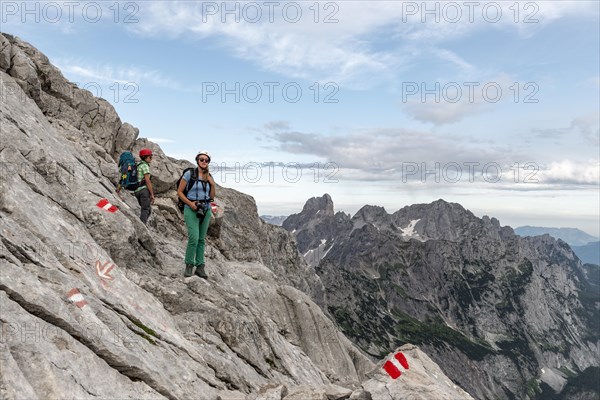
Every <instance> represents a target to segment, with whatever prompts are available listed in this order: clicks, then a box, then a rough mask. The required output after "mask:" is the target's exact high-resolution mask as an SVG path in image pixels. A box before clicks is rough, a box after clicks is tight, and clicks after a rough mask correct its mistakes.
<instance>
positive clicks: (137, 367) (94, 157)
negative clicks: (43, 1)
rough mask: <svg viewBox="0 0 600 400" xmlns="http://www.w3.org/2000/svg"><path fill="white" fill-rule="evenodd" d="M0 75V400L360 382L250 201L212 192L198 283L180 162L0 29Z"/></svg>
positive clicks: (363, 374) (227, 394)
mask: <svg viewBox="0 0 600 400" xmlns="http://www.w3.org/2000/svg"><path fill="white" fill-rule="evenodd" d="M8 55H10V56H8ZM0 85H1V87H0V93H2V95H3V98H2V102H0V126H1V128H2V141H1V142H0V167H1V168H2V170H1V176H0V178H1V179H0V232H1V233H2V235H1V240H0V310H2V313H1V314H0V325H1V326H0V333H1V339H2V340H0V357H1V360H0V361H2V362H1V363H0V397H2V398H3V399H4V398H6V399H40V400H41V399H46V398H78V399H80V398H81V399H84V398H121V399H139V398H144V399H162V398H167V399H190V398H192V399H201V400H204V399H208V400H216V399H217V398H232V399H233V398H236V399H238V398H239V399H242V398H244V399H245V398H248V399H252V400H257V399H264V400H267V399H269V400H270V399H277V400H281V399H283V398H289V399H294V398H296V399H301V400H307V399H308V398H309V397H307V396H313V395H314V396H315V397H316V398H323V399H332V398H337V399H343V398H347V397H350V396H351V395H352V393H353V392H352V391H353V390H354V393H359V392H357V389H358V388H359V387H361V384H362V383H363V382H365V381H366V380H367V379H368V378H367V374H368V373H369V372H370V371H372V370H373V368H374V363H373V361H372V359H371V358H370V357H368V356H367V355H365V353H364V352H363V351H362V350H360V349H359V348H357V347H356V346H355V345H354V344H353V343H351V342H350V340H348V338H347V337H345V336H344V335H343V334H342V333H341V332H340V331H339V329H338V327H337V325H336V324H335V323H334V322H332V320H331V319H329V318H328V316H327V314H326V313H324V312H323V311H322V309H320V308H319V306H318V305H317V304H316V303H315V302H314V301H313V300H312V299H311V297H312V298H314V299H316V300H317V301H320V302H323V301H324V299H325V294H326V293H325V292H326V291H325V287H324V286H323V284H322V282H321V279H320V278H319V277H318V276H317V274H316V273H315V269H314V268H313V267H311V265H309V264H307V263H306V262H305V261H304V259H303V258H302V256H301V255H300V254H299V253H298V248H297V246H296V242H295V239H294V237H293V235H292V234H291V233H289V232H287V231H286V230H284V229H283V228H280V227H276V226H273V225H269V224H266V223H264V222H262V221H261V220H260V218H259V217H258V214H257V209H256V204H255V202H254V200H253V199H252V198H251V197H250V196H247V195H244V194H242V193H239V192H237V191H235V190H233V189H228V188H224V187H218V188H217V199H218V201H219V202H221V204H222V205H223V206H224V207H225V209H226V210H227V211H226V213H225V215H224V217H223V218H222V219H221V220H216V221H214V222H213V224H212V225H211V228H210V229H209V236H208V239H207V247H206V261H207V265H206V270H207V273H208V275H209V278H208V279H207V280H204V279H200V278H198V277H195V276H193V277H190V278H184V277H183V258H184V251H185V250H184V249H185V243H186V236H185V235H186V233H185V228H184V226H183V223H182V222H183V221H182V216H181V213H180V212H179V211H178V210H177V209H176V208H175V200H176V198H175V188H174V184H175V182H176V179H177V178H178V177H179V174H180V172H181V170H182V169H183V168H184V167H185V166H186V165H189V163H187V162H186V161H181V160H173V159H171V158H169V157H167V156H165V155H164V153H163V152H162V151H161V150H160V148H159V147H158V146H157V145H155V144H153V143H151V142H149V141H147V140H146V139H140V138H138V135H139V132H138V130H137V129H136V128H134V127H132V126H131V125H129V124H123V123H121V121H120V119H119V117H118V115H117V114H116V112H115V110H114V109H113V108H112V107H111V106H110V104H108V103H107V102H106V101H104V100H102V99H98V98H95V97H94V96H93V95H92V94H91V93H90V92H89V91H86V90H82V89H79V88H77V86H76V85H74V84H73V83H71V82H68V81H67V80H66V79H64V77H63V76H62V74H61V73H60V71H59V70H58V69H56V68H55V67H54V66H52V65H51V64H50V63H49V61H48V59H47V57H45V56H44V55H43V54H42V53H40V52H39V51H37V50H36V49H35V48H33V47H32V46H31V45H29V44H28V43H25V42H23V41H22V40H20V39H18V38H16V37H13V36H10V35H5V34H0ZM141 147H150V148H152V149H153V151H155V152H156V154H157V157H156V159H155V161H154V164H153V167H152V168H153V174H154V176H155V179H156V181H155V182H156V187H157V199H156V204H155V205H154V207H153V212H152V216H151V218H150V220H149V221H148V225H147V226H145V225H143V224H142V223H141V222H140V220H139V217H138V215H139V211H140V210H139V206H138V204H137V201H136V199H135V197H134V196H132V195H131V194H129V193H121V194H120V195H118V194H117V193H116V191H115V178H116V177H115V174H116V157H117V156H118V154H119V153H120V151H121V150H122V149H132V150H134V151H137V150H139V149H140V148H141ZM102 199H106V200H108V201H109V202H110V203H111V204H112V205H114V206H116V207H117V211H116V212H109V211H107V210H105V209H102V208H100V207H99V206H98V203H99V201H100V200H102ZM321 206H322V205H319V206H318V207H321ZM323 207H324V212H323V214H324V216H325V217H326V218H332V217H333V218H336V215H333V214H332V207H330V206H329V203H328V202H327V201H326V202H325V204H324V206H323ZM337 218H339V220H340V221H342V223H345V224H347V226H348V228H349V229H352V223H351V222H350V221H349V219H348V218H349V217H347V216H345V215H338V217H337ZM334 225H335V222H334V223H332V226H334ZM585 363H586V357H585V354H583V353H582V354H581V364H582V365H585ZM427 384H428V385H430V383H427ZM273 385H274V386H273ZM333 385H337V386H333ZM362 393H363V394H364V393H366V392H362ZM363 394H356V395H357V396H363ZM363 397H364V396H363Z"/></svg>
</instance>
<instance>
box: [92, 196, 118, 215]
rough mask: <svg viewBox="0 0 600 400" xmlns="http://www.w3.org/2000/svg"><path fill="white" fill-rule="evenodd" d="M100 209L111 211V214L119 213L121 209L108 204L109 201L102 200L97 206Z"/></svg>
mask: <svg viewBox="0 0 600 400" xmlns="http://www.w3.org/2000/svg"><path fill="white" fill-rule="evenodd" d="M96 205H97V206H98V207H99V208H101V209H103V210H106V211H109V212H111V213H114V212H116V211H119V209H118V208H117V206H113V205H112V204H110V203H109V202H108V200H107V199H101V200H100V201H99V202H98V204H96Z"/></svg>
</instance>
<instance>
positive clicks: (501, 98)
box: [401, 75, 514, 125]
mask: <svg viewBox="0 0 600 400" xmlns="http://www.w3.org/2000/svg"><path fill="white" fill-rule="evenodd" d="M513 84H514V81H513V80H512V79H511V78H510V77H509V76H507V75H500V76H496V77H493V78H490V79H482V80H479V81H478V82H475V81H469V82H414V83H413V86H410V87H409V86H408V85H407V84H405V89H406V90H405V92H404V93H403V102H404V104H403V105H402V106H401V108H402V109H403V110H404V111H405V112H406V113H407V114H408V115H410V116H411V117H412V118H414V119H416V120H418V121H422V122H431V123H433V124H435V125H443V124H449V123H454V122H458V121H460V120H462V119H464V118H466V117H468V116H471V115H477V114H481V113H483V112H486V111H489V110H491V109H492V106H493V105H494V104H497V103H501V102H505V101H510V100H512V99H513V97H512V96H513V93H512V92H511V90H510V86H511V85H513ZM432 92H434V93H432ZM410 93H414V94H412V95H411V94H410Z"/></svg>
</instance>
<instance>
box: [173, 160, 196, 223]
mask: <svg viewBox="0 0 600 400" xmlns="http://www.w3.org/2000/svg"><path fill="white" fill-rule="evenodd" d="M188 171H192V173H191V176H190V180H189V181H187V184H186V185H185V188H183V194H184V195H185V196H187V194H188V192H189V191H190V189H191V188H192V186H194V182H195V181H196V180H198V170H197V169H196V168H193V167H190V168H186V169H184V170H183V173H182V174H181V176H180V177H179V179H177V185H176V186H175V190H177V189H179V183H180V182H181V180H182V179H183V176H184V175H185V173H186V172H188ZM184 207H185V203H184V202H183V200H181V199H180V198H179V196H177V208H179V211H181V212H183V209H184Z"/></svg>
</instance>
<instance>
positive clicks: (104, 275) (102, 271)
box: [96, 260, 115, 281]
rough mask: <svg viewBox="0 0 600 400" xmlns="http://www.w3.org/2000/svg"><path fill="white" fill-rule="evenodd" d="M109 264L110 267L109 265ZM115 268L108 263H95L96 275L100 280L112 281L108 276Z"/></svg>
mask: <svg viewBox="0 0 600 400" xmlns="http://www.w3.org/2000/svg"><path fill="white" fill-rule="evenodd" d="M109 264H110V265H109ZM114 267H115V264H111V263H110V261H107V262H105V263H104V264H100V260H98V261H96V274H97V275H98V276H99V277H100V279H102V280H107V281H112V280H113V279H114V278H113V277H112V276H111V275H110V271H112V269H113V268H114Z"/></svg>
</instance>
